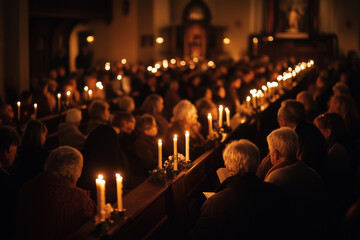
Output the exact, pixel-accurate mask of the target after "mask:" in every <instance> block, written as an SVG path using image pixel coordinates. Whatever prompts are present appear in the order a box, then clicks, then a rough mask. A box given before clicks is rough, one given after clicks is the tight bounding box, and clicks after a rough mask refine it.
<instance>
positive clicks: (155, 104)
mask: <svg viewBox="0 0 360 240" xmlns="http://www.w3.org/2000/svg"><path fill="white" fill-rule="evenodd" d="M163 109H164V99H163V98H162V97H161V96H160V95H157V94H151V95H149V96H148V97H147V98H146V99H145V101H144V102H143V104H142V105H141V109H140V110H141V111H142V113H143V114H145V113H147V114H150V115H152V116H153V117H154V118H155V121H156V124H157V125H158V127H159V131H158V136H159V137H162V136H164V133H165V130H166V129H167V127H168V125H169V123H168V121H167V120H166V118H164V117H163V116H162V115H161V113H162V111H163Z"/></svg>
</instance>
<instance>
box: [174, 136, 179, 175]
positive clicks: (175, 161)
mask: <svg viewBox="0 0 360 240" xmlns="http://www.w3.org/2000/svg"><path fill="white" fill-rule="evenodd" d="M173 140H174V171H177V170H178V159H177V135H176V134H175V135H174V139H173Z"/></svg>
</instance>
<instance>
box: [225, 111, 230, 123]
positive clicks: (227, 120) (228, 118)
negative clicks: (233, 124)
mask: <svg viewBox="0 0 360 240" xmlns="http://www.w3.org/2000/svg"><path fill="white" fill-rule="evenodd" d="M225 113H226V125H227V126H228V127H230V110H229V109H228V108H225Z"/></svg>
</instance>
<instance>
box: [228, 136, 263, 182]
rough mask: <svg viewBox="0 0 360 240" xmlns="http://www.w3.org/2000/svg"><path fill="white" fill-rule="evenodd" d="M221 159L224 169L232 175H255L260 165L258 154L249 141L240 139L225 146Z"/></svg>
mask: <svg viewBox="0 0 360 240" xmlns="http://www.w3.org/2000/svg"><path fill="white" fill-rule="evenodd" d="M223 159H224V164H225V167H226V169H227V170H228V171H229V172H230V173H231V174H232V175H235V174H245V173H255V172H256V171H257V168H258V166H259V164H260V152H259V149H258V148H257V147H256V145H255V144H253V143H252V142H250V141H249V140H246V139H240V140H235V141H232V142H231V143H229V144H228V145H226V147H225V150H224V151H223Z"/></svg>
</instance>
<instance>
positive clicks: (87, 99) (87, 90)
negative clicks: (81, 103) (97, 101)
mask: <svg viewBox="0 0 360 240" xmlns="http://www.w3.org/2000/svg"><path fill="white" fill-rule="evenodd" d="M84 91H85V96H84V97H85V100H86V101H89V87H88V86H85V87H84Z"/></svg>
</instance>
